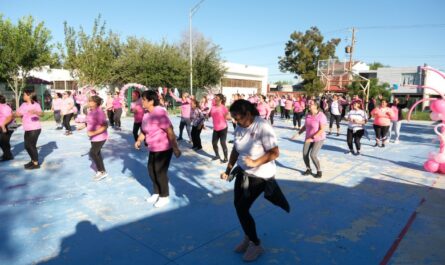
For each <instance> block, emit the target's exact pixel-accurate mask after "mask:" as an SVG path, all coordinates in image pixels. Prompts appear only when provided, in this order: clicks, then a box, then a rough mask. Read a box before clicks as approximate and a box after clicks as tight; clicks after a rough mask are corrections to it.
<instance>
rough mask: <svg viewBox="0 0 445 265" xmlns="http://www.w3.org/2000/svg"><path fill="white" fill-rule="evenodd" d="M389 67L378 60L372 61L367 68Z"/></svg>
mask: <svg viewBox="0 0 445 265" xmlns="http://www.w3.org/2000/svg"><path fill="white" fill-rule="evenodd" d="M382 67H389V65H384V64H382V63H380V62H373V63H371V64H369V70H377V69H378V68H382Z"/></svg>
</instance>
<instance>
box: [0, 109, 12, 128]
mask: <svg viewBox="0 0 445 265" xmlns="http://www.w3.org/2000/svg"><path fill="white" fill-rule="evenodd" d="M11 115H12V109H11V107H10V106H8V104H0V126H1V125H3V123H4V122H5V121H6V118H8V117H9V116H11ZM5 125H7V124H5Z"/></svg>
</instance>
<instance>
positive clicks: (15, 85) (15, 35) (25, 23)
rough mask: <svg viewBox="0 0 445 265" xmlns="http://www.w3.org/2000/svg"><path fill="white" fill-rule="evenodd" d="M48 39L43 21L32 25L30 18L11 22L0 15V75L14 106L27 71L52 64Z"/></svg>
mask: <svg viewBox="0 0 445 265" xmlns="http://www.w3.org/2000/svg"><path fill="white" fill-rule="evenodd" d="M50 40H51V33H50V31H49V30H48V29H47V28H45V26H44V23H43V22H40V23H38V24H37V25H35V23H34V18H33V17H31V16H28V17H23V18H20V19H19V21H18V23H17V25H13V24H12V23H11V21H10V20H8V19H6V20H5V19H3V16H2V15H0V77H1V78H3V79H5V80H6V82H7V84H8V86H9V87H10V88H11V89H12V91H13V92H14V95H15V104H16V108H18V106H19V99H20V97H21V95H22V92H23V89H24V88H25V86H26V81H27V79H28V78H29V73H30V71H31V70H33V69H38V68H40V67H42V66H45V65H49V64H53V63H54V61H55V58H56V56H55V55H54V54H53V53H52V52H51V50H52V48H53V45H51V44H50V43H49V42H50Z"/></svg>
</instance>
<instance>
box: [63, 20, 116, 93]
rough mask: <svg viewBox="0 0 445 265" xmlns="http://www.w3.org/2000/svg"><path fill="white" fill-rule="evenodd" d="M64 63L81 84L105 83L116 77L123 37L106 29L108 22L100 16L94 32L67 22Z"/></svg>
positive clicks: (94, 25) (96, 21)
mask: <svg viewBox="0 0 445 265" xmlns="http://www.w3.org/2000/svg"><path fill="white" fill-rule="evenodd" d="M64 29H65V48H66V50H65V53H64V55H63V57H64V65H65V68H67V69H70V70H71V73H72V75H73V77H77V78H79V81H80V83H83V84H91V85H98V86H100V85H105V84H108V83H109V82H110V80H111V79H112V78H113V75H114V71H113V65H114V63H115V60H116V59H117V58H118V56H119V54H120V50H121V47H120V46H121V44H120V40H119V36H118V35H117V34H114V33H113V32H112V31H108V32H107V31H106V25H105V22H102V20H101V17H100V16H98V17H97V18H96V19H95V20H94V24H93V29H92V31H91V35H88V34H87V33H86V32H85V31H84V29H83V28H82V27H80V28H79V31H78V32H76V31H75V30H74V28H73V27H70V26H68V24H67V22H65V23H64Z"/></svg>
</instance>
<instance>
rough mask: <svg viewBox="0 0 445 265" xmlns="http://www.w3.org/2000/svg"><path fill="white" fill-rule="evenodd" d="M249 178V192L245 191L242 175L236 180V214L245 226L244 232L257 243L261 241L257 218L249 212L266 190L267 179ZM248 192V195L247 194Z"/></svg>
mask: <svg viewBox="0 0 445 265" xmlns="http://www.w3.org/2000/svg"><path fill="white" fill-rule="evenodd" d="M248 178H249V188H248V190H249V192H247V193H246V192H244V190H243V188H242V186H241V185H242V182H243V178H242V177H237V178H236V180H235V188H234V192H235V200H234V204H235V209H236V214H237V215H238V219H239V222H240V223H241V227H242V228H243V231H244V234H245V235H246V236H247V237H248V238H249V240H250V241H252V242H253V243H255V244H257V245H258V244H259V243H260V239H259V238H258V235H257V232H256V225H255V220H254V219H253V217H252V215H251V214H250V212H249V209H250V207H251V206H252V204H253V203H254V202H255V200H256V199H257V198H258V196H260V195H261V193H263V192H264V189H265V187H266V181H265V180H264V179H262V178H255V177H248ZM246 194H247V195H246Z"/></svg>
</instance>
